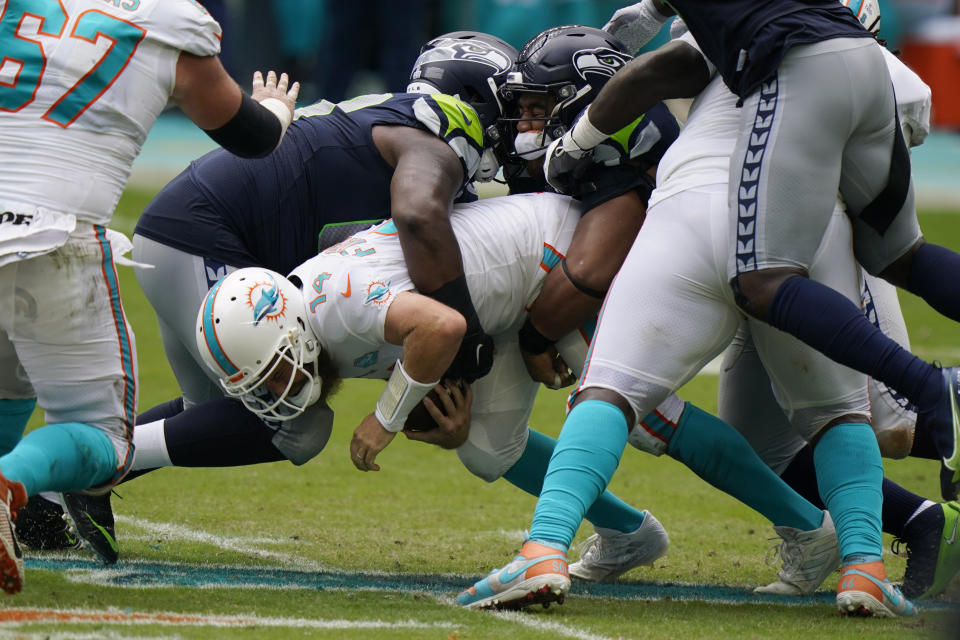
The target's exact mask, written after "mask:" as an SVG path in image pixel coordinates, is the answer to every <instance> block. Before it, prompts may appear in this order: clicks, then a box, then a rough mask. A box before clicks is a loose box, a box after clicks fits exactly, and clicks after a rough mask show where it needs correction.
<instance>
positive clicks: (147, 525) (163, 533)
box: [117, 516, 329, 571]
mask: <svg viewBox="0 0 960 640" xmlns="http://www.w3.org/2000/svg"><path fill="white" fill-rule="evenodd" d="M117 520H118V521H120V522H122V523H124V524H129V525H132V526H135V527H138V528H140V529H142V530H144V531H147V532H149V533H150V534H151V535H152V536H154V537H156V536H160V537H164V538H168V539H175V540H184V541H187V542H199V543H203V544H209V545H211V546H214V547H217V548H219V549H225V550H227V551H236V552H238V553H243V554H249V555H252V556H256V557H258V558H267V559H270V560H276V561H278V562H281V563H283V564H285V565H296V566H297V567H299V568H302V569H305V570H309V571H324V570H329V567H326V566H325V565H322V564H320V563H318V562H315V561H312V560H308V559H306V558H300V557H297V556H295V555H293V554H289V553H282V552H279V551H267V550H266V549H263V548H260V547H258V546H256V545H258V544H284V543H289V542H290V541H289V540H284V539H282V538H239V537H237V538H231V537H227V536H218V535H214V534H212V533H207V532H206V531H203V530H201V529H194V528H191V527H185V526H183V525H179V524H173V523H172V522H152V521H150V520H146V519H144V518H136V517H131V516H120V517H118V518H117Z"/></svg>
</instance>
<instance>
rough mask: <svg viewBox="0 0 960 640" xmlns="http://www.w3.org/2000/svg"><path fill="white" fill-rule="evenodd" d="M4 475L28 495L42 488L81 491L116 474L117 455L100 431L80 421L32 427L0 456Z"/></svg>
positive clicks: (46, 489)
mask: <svg viewBox="0 0 960 640" xmlns="http://www.w3.org/2000/svg"><path fill="white" fill-rule="evenodd" d="M0 470H2V471H3V475H4V476H5V477H6V478H7V479H9V480H14V481H16V482H22V483H23V484H24V485H25V486H26V488H27V495H31V496H32V495H35V494H37V493H40V492H41V491H56V492H58V493H62V492H64V491H83V490H85V489H89V488H90V487H98V486H102V485H105V484H107V483H108V482H111V481H113V480H114V479H115V477H116V476H117V472H118V469H117V454H116V452H115V451H114V449H113V442H112V441H111V440H110V437H109V436H107V434H106V433H104V432H103V431H102V430H100V429H97V428H96V427H91V426H90V425H88V424H82V423H80V422H62V423H59V424H49V425H47V426H45V427H40V428H39V429H34V430H33V431H31V432H30V433H28V434H27V435H26V436H24V437H23V440H21V441H20V442H19V444H17V446H16V447H14V449H13V451H11V452H10V453H8V454H7V455H5V456H2V457H0Z"/></svg>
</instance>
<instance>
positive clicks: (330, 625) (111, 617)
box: [0, 608, 461, 629]
mask: <svg viewBox="0 0 960 640" xmlns="http://www.w3.org/2000/svg"><path fill="white" fill-rule="evenodd" d="M49 623H57V624H120V625H148V624H158V625H164V626H174V627H176V626H181V627H251V626H256V627H286V628H293V629H396V628H403V629H451V628H459V627H460V626H461V625H459V624H456V623H452V622H417V621H416V620H343V619H333V620H323V619H314V618H279V617H263V616H256V615H243V616H226V615H214V614H209V615H204V614H184V613H175V612H159V613H151V612H141V611H120V610H114V609H109V610H100V611H95V610H89V609H35V608H22V609H19V608H14V609H4V610H2V611H0V628H2V627H9V626H20V625H23V624H49Z"/></svg>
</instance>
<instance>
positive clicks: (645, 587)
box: [26, 556, 960, 611]
mask: <svg viewBox="0 0 960 640" xmlns="http://www.w3.org/2000/svg"><path fill="white" fill-rule="evenodd" d="M26 565H27V568H28V569H45V570H48V571H57V572H60V573H63V574H65V575H66V577H67V579H69V580H71V581H73V582H78V583H85V584H98V585H109V586H116V587H129V588H154V587H155V588H165V587H196V588H258V589H263V588H269V589H313V590H317V591H345V590H351V591H391V592H394V593H397V592H402V593H429V594H433V595H450V594H451V593H456V592H458V591H461V590H462V589H463V588H464V587H465V586H466V585H469V584H472V583H473V582H474V581H476V580H479V579H480V578H481V577H482V576H466V575H458V574H416V573H387V572H380V571H342V570H298V569H285V568H279V567H256V566H240V565H193V564H181V563H173V562H170V563H167V562H144V561H138V560H134V561H121V562H119V563H117V564H115V565H112V566H110V567H104V565H102V564H100V563H98V562H96V561H94V560H86V559H84V560H80V559H72V558H67V557H65V556H59V557H56V558H52V557H49V556H47V557H43V558H39V557H28V558H27V560H26ZM570 596H573V597H593V598H609V599H613V600H650V601H656V600H664V599H667V600H685V601H686V600H689V601H699V602H708V603H717V604H776V605H781V606H810V605H831V606H832V605H833V604H834V598H835V595H834V594H833V592H831V591H821V592H818V593H815V594H813V595H809V596H782V595H774V594H765V593H753V591H752V590H751V589H749V588H747V587H729V586H721V585H705V584H682V583H662V582H618V583H613V584H588V583H583V582H574V583H573V587H572V588H571V590H570ZM920 607H921V609H922V610H927V611H951V610H952V611H960V603H956V602H950V601H945V600H937V601H929V602H922V603H921V604H920Z"/></svg>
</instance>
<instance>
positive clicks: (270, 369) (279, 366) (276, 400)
mask: <svg viewBox="0 0 960 640" xmlns="http://www.w3.org/2000/svg"><path fill="white" fill-rule="evenodd" d="M310 342H311V340H310V339H308V338H306V337H305V336H304V335H303V334H302V333H301V332H297V331H295V330H290V331H289V332H288V333H287V334H285V335H283V336H281V338H280V341H279V343H278V344H277V345H276V347H275V348H274V355H273V358H272V359H270V360H269V361H268V362H267V363H266V364H265V365H264V366H263V367H262V368H261V370H259V371H257V372H255V373H253V374H252V375H246V376H243V378H241V379H240V380H238V381H237V382H235V383H234V382H231V380H229V379H222V378H221V380H220V384H221V385H222V386H223V388H224V390H225V391H226V392H227V394H229V395H231V396H233V397H237V398H240V400H241V402H243V405H244V406H245V407H246V408H247V409H249V410H250V411H252V412H253V413H255V414H257V415H259V416H263V417H264V418H266V419H268V420H277V421H281V422H282V421H284V420H292V419H293V418H296V417H297V416H299V415H300V414H301V413H303V412H304V411H305V410H306V409H307V408H308V407H310V406H311V405H313V404H316V402H317V400H319V399H320V394H321V391H322V390H323V381H322V380H321V379H320V377H319V376H318V375H316V373H315V372H316V371H317V358H318V357H319V348H318V347H315V346H314V347H311V346H310ZM285 369H286V370H285ZM271 381H273V382H275V383H277V384H278V385H282V387H283V390H282V391H281V392H280V393H279V394H276V393H274V392H273V391H271V390H270V389H269V388H268V387H267V383H268V382H271Z"/></svg>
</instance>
